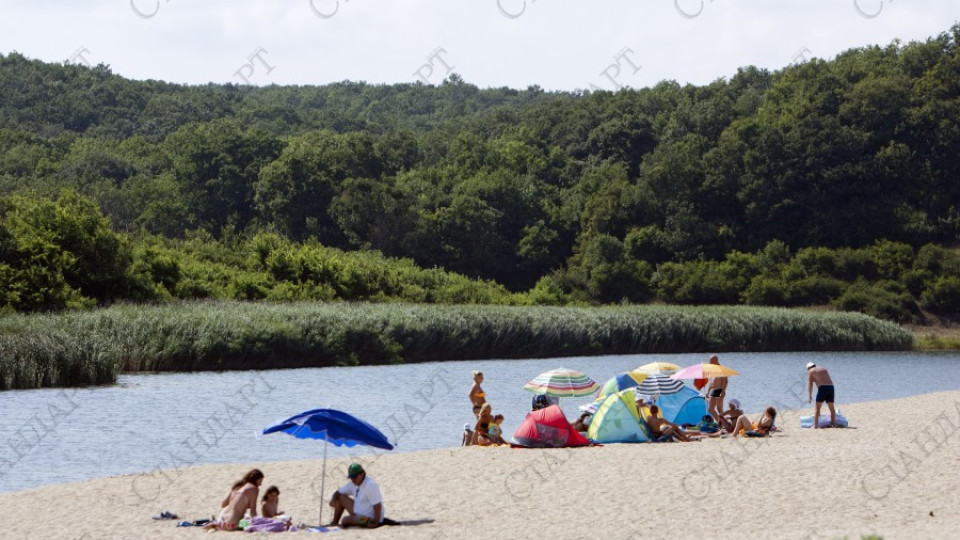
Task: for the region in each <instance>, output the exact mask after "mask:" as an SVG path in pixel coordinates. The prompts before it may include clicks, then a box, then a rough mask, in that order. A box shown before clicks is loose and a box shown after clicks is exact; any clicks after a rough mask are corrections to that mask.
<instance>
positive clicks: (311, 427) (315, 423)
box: [263, 409, 393, 526]
mask: <svg viewBox="0 0 960 540" xmlns="http://www.w3.org/2000/svg"><path fill="white" fill-rule="evenodd" d="M278 432H282V433H286V434H287V435H293V436H294V437H296V438H298V439H323V472H322V473H321V476H320V525H321V526H322V525H323V504H324V500H323V490H324V482H325V481H326V476H327V443H333V444H334V446H347V447H350V446H357V445H364V446H373V447H375V448H383V449H384V450H393V445H392V444H390V441H388V440H387V436H386V435H384V434H383V433H382V432H381V431H380V430H379V429H377V428H375V427H373V426H371V425H370V424H368V423H366V422H364V421H363V420H361V419H359V418H357V417H356V416H353V415H351V414H348V413H345V412H343V411H338V410H336V409H314V410H312V411H306V412H302V413H300V414H298V415H296V416H291V417H290V418H287V419H286V420H283V421H282V422H278V423H276V424H274V425H272V426H269V427H266V428H264V429H263V434H264V435H267V434H269V433H278Z"/></svg>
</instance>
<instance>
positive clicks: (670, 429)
mask: <svg viewBox="0 0 960 540" xmlns="http://www.w3.org/2000/svg"><path fill="white" fill-rule="evenodd" d="M659 412H660V408H659V407H657V406H656V405H651V406H650V416H648V417H647V418H646V421H647V425H648V426H649V427H650V432H651V434H652V435H653V440H655V441H656V440H660V439H661V438H664V440H669V439H674V438H676V439H679V440H680V441H682V442H690V441H699V440H700V439H699V438H696V437H691V436H690V434H689V433H687V432H686V431H684V430H683V429H682V428H681V427H680V426H678V425H676V424H674V423H673V422H667V421H666V420H664V419H663V418H660V417H659V416H657V414H658V413H659Z"/></svg>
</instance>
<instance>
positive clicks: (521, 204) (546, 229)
mask: <svg viewBox="0 0 960 540" xmlns="http://www.w3.org/2000/svg"><path fill="white" fill-rule="evenodd" d="M958 43H960V25H955V26H954V27H952V28H951V29H950V30H949V31H947V32H944V33H943V34H941V35H939V36H937V37H933V38H930V39H928V40H927V41H925V42H913V43H909V44H903V43H893V44H890V45H886V46H874V47H867V48H862V49H855V50H850V51H847V52H845V53H843V54H840V55H839V56H837V57H836V58H834V59H832V60H819V59H813V60H810V61H807V62H804V63H802V64H798V65H793V66H790V67H788V68H785V69H783V70H780V71H776V72H773V73H771V72H768V71H765V70H761V69H756V68H752V67H745V68H742V69H740V70H739V71H738V72H737V73H736V74H735V75H734V76H732V77H731V78H729V79H721V80H717V81H716V82H714V83H712V84H709V85H706V86H692V85H686V86H681V85H679V84H677V83H675V82H670V81H667V82H662V83H660V84H658V85H656V86H654V87H652V88H645V89H640V90H632V89H623V90H620V91H618V92H616V93H610V92H586V91H585V92H573V93H557V92H545V91H543V90H541V89H540V88H538V87H530V88H527V89H526V90H512V89H507V88H499V89H478V88H477V87H475V86H473V85H471V84H469V83H467V82H464V80H463V79H462V78H461V77H459V76H457V75H451V76H450V77H449V78H448V79H447V80H446V81H444V82H443V84H441V85H438V86H428V85H423V84H420V83H414V84H396V85H368V84H364V83H352V82H343V83H336V84H330V85H325V86H320V87H312V86H284V87H280V86H270V87H262V88H258V87H252V86H237V85H232V84H228V85H213V84H210V85H206V86H182V85H174V84H167V83H162V82H156V81H143V82H141V81H131V80H127V79H124V78H122V77H120V76H117V75H114V74H112V73H111V72H110V70H109V68H107V67H106V66H97V67H94V68H87V67H83V66H77V65H60V64H45V63H42V62H39V61H33V60H29V59H27V58H25V57H24V56H22V55H20V54H16V53H14V54H9V55H6V56H3V55H0V195H10V194H14V193H23V192H26V191H29V192H30V193H31V196H41V197H43V196H48V197H53V196H55V195H56V194H57V193H60V192H61V190H63V189H65V188H66V189H69V190H71V191H76V192H78V193H79V194H81V195H82V196H83V197H85V198H87V199H89V200H91V201H93V202H94V203H96V205H97V206H98V207H99V210H100V211H101V212H102V213H103V214H104V215H106V216H107V217H108V218H109V219H110V222H111V224H112V227H113V228H114V229H115V230H117V231H122V232H137V233H149V234H154V235H160V236H164V237H167V238H183V237H184V236H185V235H196V234H198V232H203V233H204V234H207V233H209V235H211V236H212V237H213V238H221V237H227V236H229V237H236V236H237V235H240V236H243V237H246V238H250V237H252V236H254V235H255V234H256V233H258V232H264V231H268V232H273V233H277V234H279V235H280V236H281V237H284V239H285V241H292V242H305V241H314V240H316V241H319V242H320V243H321V244H323V245H324V246H327V247H332V248H340V249H343V250H348V251H349V250H377V251H380V252H381V253H383V254H384V255H386V256H388V257H404V258H409V259H412V260H413V261H415V262H416V263H417V264H418V265H420V266H421V267H427V268H431V267H442V268H444V269H446V270H449V271H453V272H458V273H461V274H464V275H466V276H469V277H473V278H483V279H488V280H495V281H497V282H499V283H502V284H503V285H505V286H506V287H508V288H509V289H511V290H514V291H524V290H527V289H529V288H530V287H532V286H533V285H534V284H536V283H537V282H538V281H539V280H541V278H544V277H545V276H546V277H548V281H549V283H548V284H549V285H550V287H551V290H555V291H557V292H558V294H560V293H562V294H571V293H573V292H578V294H580V296H579V298H581V299H585V300H588V301H600V302H609V301H619V300H620V299H622V298H627V299H629V300H633V301H645V300H649V299H650V298H651V296H652V295H654V294H655V293H656V291H654V290H653V289H655V287H654V288H653V289H652V288H651V281H650V280H651V276H652V275H653V273H654V271H655V270H657V269H660V268H661V267H662V266H663V265H664V264H665V263H684V262H687V261H692V262H697V261H700V262H703V261H721V260H724V258H725V257H728V255H729V254H731V253H733V252H744V253H759V252H760V250H763V249H768V248H769V249H774V250H777V249H780V247H777V246H782V247H783V248H785V249H786V252H787V253H788V254H789V253H796V252H798V251H800V250H802V249H804V248H811V247H822V248H831V249H837V248H860V247H869V246H873V245H875V244H876V243H877V242H878V241H879V240H885V241H890V242H895V243H898V245H899V243H902V244H904V245H906V246H907V247H909V249H911V250H913V249H916V248H919V247H920V246H922V245H925V244H931V243H932V244H937V245H953V244H955V243H956V242H957V241H958V239H960V157H958V156H960V49H958ZM772 242H773V243H774V244H771V243H772ZM771 245H773V246H774V248H770V246H771ZM912 253H913V252H912V251H911V254H912ZM667 268H669V266H668V267H667ZM0 274H2V273H0ZM658 275H662V274H659V273H658ZM748 277H749V276H748ZM748 281H749V280H748ZM542 284H543V282H542ZM921 290H923V287H921V288H920V289H919V290H918V291H917V292H916V293H915V294H917V295H919V294H920V292H919V291H921ZM740 299H741V300H742V299H743V297H742V296H741V297H740ZM668 300H669V299H668ZM734 300H735V301H736V297H735V298H734Z"/></svg>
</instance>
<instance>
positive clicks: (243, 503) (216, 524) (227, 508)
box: [204, 469, 291, 531]
mask: <svg viewBox="0 0 960 540" xmlns="http://www.w3.org/2000/svg"><path fill="white" fill-rule="evenodd" d="M263 478H264V475H263V472H261V471H260V469H252V470H250V472H248V473H247V474H245V475H244V476H243V478H241V479H240V480H238V481H236V482H234V483H233V486H231V487H230V491H229V492H228V493H227V496H226V497H224V499H223V502H221V503H220V516H219V517H218V518H217V519H216V520H215V521H211V522H210V523H208V524H207V525H206V526H204V528H205V529H213V530H222V531H235V530H239V529H245V528H246V527H247V526H248V525H251V524H252V520H254V519H256V518H258V517H260V516H258V514H257V497H258V496H259V494H260V485H261V484H263ZM279 506H280V488H278V487H277V486H270V487H268V488H267V490H266V491H265V492H264V493H263V499H261V501H260V514H261V515H262V517H263V518H267V519H270V520H271V521H276V524H272V525H273V526H274V528H276V527H282V529H289V528H290V524H291V521H290V519H289V518H286V519H284V516H283V512H281V511H280V510H279ZM262 525H266V524H262Z"/></svg>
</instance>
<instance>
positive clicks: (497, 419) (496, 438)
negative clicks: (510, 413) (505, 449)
mask: <svg viewBox="0 0 960 540" xmlns="http://www.w3.org/2000/svg"><path fill="white" fill-rule="evenodd" d="M502 423H503V415H502V414H498V415H496V416H494V417H493V421H492V422H490V426H489V427H488V429H487V431H488V432H489V433H490V441H491V442H492V443H493V444H507V443H506V441H504V440H503V430H501V429H500V424H502Z"/></svg>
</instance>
